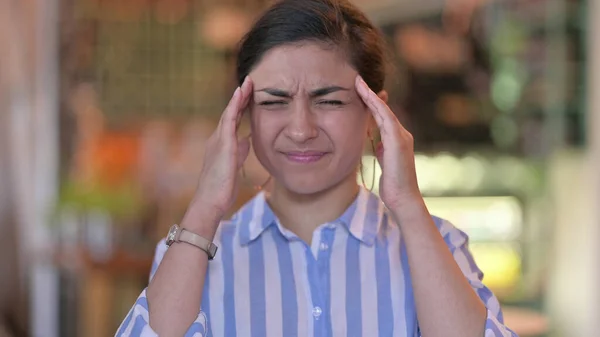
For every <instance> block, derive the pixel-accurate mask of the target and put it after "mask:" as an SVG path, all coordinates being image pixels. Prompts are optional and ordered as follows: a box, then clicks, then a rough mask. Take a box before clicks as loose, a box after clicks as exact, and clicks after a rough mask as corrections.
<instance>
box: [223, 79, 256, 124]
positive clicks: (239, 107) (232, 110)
mask: <svg viewBox="0 0 600 337" xmlns="http://www.w3.org/2000/svg"><path fill="white" fill-rule="evenodd" d="M251 92H252V82H251V81H250V79H249V78H248V77H246V79H245V80H244V83H242V85H241V86H240V87H238V88H237V89H236V93H235V94H234V97H232V98H231V101H230V102H229V104H228V105H227V107H226V108H225V111H224V112H223V116H222V117H221V125H220V127H221V128H222V131H223V132H224V133H225V134H228V135H234V134H235V131H236V127H237V125H238V119H239V118H240V116H241V113H242V111H244V108H245V107H246V105H247V104H248V100H249V99H248V96H249V95H250V93H251Z"/></svg>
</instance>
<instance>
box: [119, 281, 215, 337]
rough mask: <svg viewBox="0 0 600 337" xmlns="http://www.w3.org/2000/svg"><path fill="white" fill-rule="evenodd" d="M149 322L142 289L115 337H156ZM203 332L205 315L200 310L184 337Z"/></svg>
mask: <svg viewBox="0 0 600 337" xmlns="http://www.w3.org/2000/svg"><path fill="white" fill-rule="evenodd" d="M149 322H150V320H149V314H148V300H147V299H146V289H144V291H142V294H141V295H140V297H138V299H137V301H136V302H135V304H134V305H133V308H131V310H130V311H129V313H128V314H127V317H125V320H124V321H123V323H122V324H121V326H120V327H119V329H118V330H117V333H116V334H115V337H158V335H157V334H156V332H154V330H152V328H151V327H150V323H149ZM205 332H206V315H205V314H204V313H203V312H200V313H199V314H198V317H197V318H196V320H195V321H194V323H192V325H190V327H189V329H188V331H187V332H186V333H185V337H204V336H206V333H205Z"/></svg>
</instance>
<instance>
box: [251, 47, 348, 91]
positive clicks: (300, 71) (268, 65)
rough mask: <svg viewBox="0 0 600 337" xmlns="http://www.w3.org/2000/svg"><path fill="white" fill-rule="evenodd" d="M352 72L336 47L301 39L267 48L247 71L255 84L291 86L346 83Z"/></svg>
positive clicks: (322, 85)
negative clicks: (290, 43)
mask: <svg viewBox="0 0 600 337" xmlns="http://www.w3.org/2000/svg"><path fill="white" fill-rule="evenodd" d="M356 74H357V72H356V70H354V69H353V68H352V66H351V65H350V64H349V63H348V61H347V60H346V57H345V55H344V53H342V52H341V51H340V50H339V49H337V48H332V47H331V46H325V45H323V44H320V43H316V42H304V43H301V44H295V45H284V46H280V47H276V48H273V49H271V50H269V51H268V52H267V53H265V55H264V56H263V58H262V59H261V61H260V62H259V63H258V64H257V66H256V67H255V68H254V69H253V70H252V72H250V77H251V78H252V81H253V82H254V84H255V86H256V87H260V86H269V87H284V88H288V89H292V88H294V87H295V86H302V87H311V88H318V87H325V86H330V85H344V84H345V85H348V84H351V83H353V81H354V78H355V77H356ZM255 89H256V88H255Z"/></svg>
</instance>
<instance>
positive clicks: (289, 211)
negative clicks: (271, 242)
mask: <svg viewBox="0 0 600 337" xmlns="http://www.w3.org/2000/svg"><path fill="white" fill-rule="evenodd" d="M272 191H273V192H272V193H271V195H270V196H269V197H268V199H267V200H268V202H269V205H270V206H271V208H272V209H273V212H274V213H275V215H277V218H278V219H279V221H280V222H281V224H282V225H283V226H284V227H285V228H287V229H288V230H290V231H292V232H293V233H294V234H296V235H298V237H299V238H300V239H302V240H304V241H305V242H306V243H307V244H309V245H310V244H311V241H312V235H313V232H314V231H315V229H316V228H317V227H318V226H320V225H322V224H324V223H327V222H330V221H333V220H335V219H337V218H339V217H340V216H341V215H342V214H343V213H344V211H345V210H346V209H347V208H348V207H349V206H350V205H351V204H352V202H353V201H354V199H355V198H356V196H357V194H358V191H359V187H358V185H357V183H356V177H355V176H354V175H350V176H349V177H347V178H346V179H344V180H343V181H342V182H340V183H339V184H337V185H335V186H333V187H331V188H329V189H327V190H325V191H321V192H318V193H315V194H310V195H306V194H297V193H293V192H291V191H289V190H288V189H286V188H285V187H284V186H281V185H280V184H278V183H277V182H275V184H274V186H273V189H272Z"/></svg>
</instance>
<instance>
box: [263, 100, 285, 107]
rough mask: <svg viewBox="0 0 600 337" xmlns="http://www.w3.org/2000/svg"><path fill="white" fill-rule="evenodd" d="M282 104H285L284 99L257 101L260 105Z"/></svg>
mask: <svg viewBox="0 0 600 337" xmlns="http://www.w3.org/2000/svg"><path fill="white" fill-rule="evenodd" d="M283 104H287V102H286V101H282V100H279V101H263V102H260V103H258V105H262V106H273V105H283Z"/></svg>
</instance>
